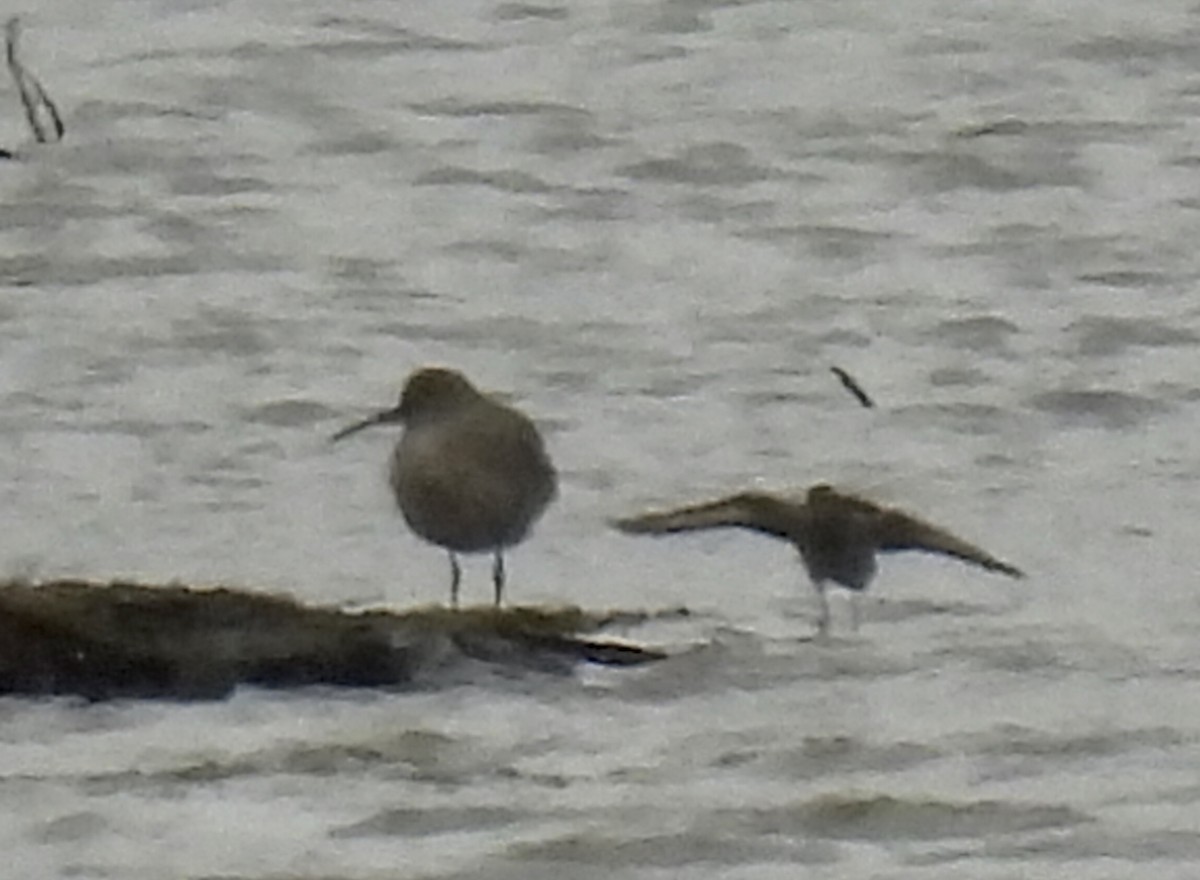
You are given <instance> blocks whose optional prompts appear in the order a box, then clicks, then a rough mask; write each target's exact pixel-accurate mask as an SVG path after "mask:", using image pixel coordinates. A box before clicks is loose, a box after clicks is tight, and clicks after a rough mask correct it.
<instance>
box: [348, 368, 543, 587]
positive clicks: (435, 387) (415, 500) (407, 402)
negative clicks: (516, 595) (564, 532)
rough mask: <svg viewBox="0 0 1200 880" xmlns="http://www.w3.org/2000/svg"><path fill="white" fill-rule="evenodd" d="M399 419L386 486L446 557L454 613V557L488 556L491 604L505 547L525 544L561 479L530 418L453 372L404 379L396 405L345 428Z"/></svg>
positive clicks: (423, 372) (458, 575) (457, 572)
mask: <svg viewBox="0 0 1200 880" xmlns="http://www.w3.org/2000/svg"><path fill="white" fill-rule="evenodd" d="M394 422H403V423H404V434H403V435H402V436H401V438H400V442H399V443H397V444H396V451H395V452H394V453H393V454H392V463H391V473H390V481H391V484H392V492H393V493H394V494H395V496H396V503H397V504H398V505H399V506H400V512H401V513H402V514H403V515H404V521H405V522H406V523H408V526H409V528H411V529H412V530H413V531H414V532H416V533H417V534H418V535H419V536H420V537H422V538H424V539H425V540H426V541H429V542H430V543H432V544H437V545H438V546H439V547H445V548H446V550H447V552H449V554H450V574H451V580H450V604H451V605H453V606H454V607H458V585H459V581H460V580H461V579H462V570H461V569H460V568H459V564H458V555H457V554H459V553H484V552H490V553H491V554H493V565H492V582H493V584H494V585H495V588H496V605H497V606H499V605H500V602H501V599H502V598H503V595H504V550H505V548H507V547H512V546H513V545H514V544H518V543H520V542H521V541H522V540H524V538H525V536H526V534H527V533H528V532H529V529H530V527H531V526H532V525H533V524H534V522H535V521H536V520H537V519H538V518H539V517H540V516H541V515H542V513H543V512H544V511H545V509H546V507H547V505H549V504H550V502H551V501H552V500H553V499H554V496H555V495H556V493H557V491H558V489H557V482H558V481H557V476H556V475H555V472H554V466H553V465H552V464H551V463H550V458H549V456H548V455H547V454H546V448H545V445H544V444H543V443H542V437H541V435H540V434H539V433H538V430H537V428H536V427H534V424H533V422H531V421H530V420H529V419H528V418H526V417H525V415H524V414H522V413H521V412H518V411H517V410H515V409H513V408H512V407H509V406H505V405H504V404H502V403H500V402H499V401H497V400H494V399H493V398H491V397H489V396H487V395H485V394H482V393H480V392H479V391H478V390H477V389H476V388H475V386H474V385H472V384H471V383H470V382H468V381H467V378H466V377H465V376H463V374H462V373H459V372H457V371H455V370H446V369H439V368H426V369H420V370H417V371H415V372H414V373H413V374H412V375H410V376H409V377H408V381H407V382H406V383H405V385H404V391H403V392H402V393H401V395H400V403H399V404H398V405H397V406H396V407H395V408H393V409H389V410H385V411H384V412H381V413H378V414H377V415H374V416H371V418H369V419H366V420H365V421H362V422H358V423H357V424H354V425H351V426H350V427H348V428H345V429H343V430H341V431H339V432H338V433H336V434H334V435H333V437H332V440H333V441H338V440H341V439H343V438H345V437H349V436H350V435H351V434H354V433H357V432H358V431H361V430H362V429H363V428H369V427H370V426H372V425H387V424H392V423H394Z"/></svg>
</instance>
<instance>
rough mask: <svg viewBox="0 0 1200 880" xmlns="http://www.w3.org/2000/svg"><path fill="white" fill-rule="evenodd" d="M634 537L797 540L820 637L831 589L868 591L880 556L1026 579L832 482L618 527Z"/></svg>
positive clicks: (750, 495) (734, 498) (631, 520)
mask: <svg viewBox="0 0 1200 880" xmlns="http://www.w3.org/2000/svg"><path fill="white" fill-rule="evenodd" d="M613 525H615V526H616V527H617V528H618V529H620V530H621V531H623V532H629V533H632V534H649V535H663V534H669V533H672V532H690V531H695V530H699V529H716V528H726V527H737V528H743V529H750V530H752V531H756V532H764V533H766V534H768V535H774V536H775V537H777V538H783V539H785V540H787V541H791V542H792V543H793V544H795V545H796V549H797V550H799V551H800V558H801V559H802V560H803V561H804V567H805V568H806V569H807V570H808V576H809V578H810V579H811V580H812V583H813V586H814V587H815V588H816V591H817V597H818V599H819V600H820V603H821V611H820V619H819V620H818V623H817V628H818V632H820V633H822V634H824V633H826V632H828V630H829V602H828V601H827V599H826V597H825V588H826V584H827V583H828V582H829V581H832V582H833V583H835V584H838V585H839V586H842V587H845V588H846V589H848V590H853V591H856V592H863V591H865V590H866V589H867V586H868V584H870V583H871V580H872V579H873V578H874V577H875V572H876V563H875V554H876V553H887V552H891V551H896V550H924V551H926V552H929V553H941V554H942V555H944V556H953V557H954V558H955V559H960V560H962V561H963V562H969V563H971V564H973V565H978V566H980V567H982V568H986V569H988V570H989V571H998V572H1000V573H1001V574H1006V575H1008V576H1009V577H1015V578H1020V577H1024V576H1025V575H1024V573H1023V572H1022V571H1021V570H1020V569H1018V568H1014V567H1013V566H1011V565H1009V564H1008V563H1005V562H1001V561H1000V560H999V559H997V558H996V557H994V556H992V555H991V554H990V553H987V552H986V551H984V550H981V549H980V548H979V547H976V546H975V545H974V544H969V543H967V542H966V541H964V540H962V539H961V538H957V537H955V536H954V535H952V534H950V533H949V532H947V531H946V530H944V529H941V528H938V527H937V526H934V525H931V524H929V523H927V522H924V521H922V520H920V519H917V518H916V517H915V516H911V515H910V514H907V513H905V512H904V511H902V510H897V509H896V508H894V507H882V506H880V505H878V504H875V503H874V502H871V501H868V500H867V499H865V498H859V497H857V496H855V495H848V494H843V493H841V492H838V491H837V490H836V489H834V488H833V487H832V486H830V485H827V484H825V483H822V484H819V485H816V486H813V487H812V488H811V489H809V490H808V495H807V497H806V499H805V500H804V501H794V500H787V499H784V498H780V497H778V496H775V495H769V494H767V493H764V492H742V493H740V494H738V495H731V496H729V497H728V498H722V499H720V500H718V501H710V502H708V503H706V504H696V505H692V506H689V507H681V508H679V509H677V510H668V511H662V512H655V513H645V514H642V515H641V516H633V517H628V518H626V519H619V520H616V521H615V522H614V523H613Z"/></svg>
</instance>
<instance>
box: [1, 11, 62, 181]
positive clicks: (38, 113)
mask: <svg viewBox="0 0 1200 880" xmlns="http://www.w3.org/2000/svg"><path fill="white" fill-rule="evenodd" d="M20 32H21V28H20V20H19V19H18V18H17V17H16V16H13V17H12V18H10V19H8V21H6V22H5V23H4V58H5V62H6V63H7V64H8V72H9V73H10V74H11V75H12V78H13V82H14V83H16V86H17V93H18V94H19V95H20V96H21V106H23V107H24V108H25V121H26V122H28V123H29V129H30V131H32V132H33V136H34V139H36V140H37V142H38V143H39V144H51V143H57V142H58V141H61V140H62V139H63V135H64V134H66V131H67V127H66V126H65V125H64V124H63V121H62V116H61V115H60V114H59V112H58V107H57V106H55V104H54V102H53V101H52V100H50V96H49V95H48V94H47V93H46V90H45V89H44V88H43V87H42V84H41V82H39V81H38V78H37V77H36V76H34V75H33V74H32V73H30V72H29V70H28V69H27V68H26V67H25V65H23V64H22V63H21V61H20V59H19V58H18V57H17V40H18V38H19V36H20ZM2 152H3V153H4V155H3V157H2V158H5V159H12V158H15V155H14V154H13V153H11V152H9V151H7V150H5V151H2Z"/></svg>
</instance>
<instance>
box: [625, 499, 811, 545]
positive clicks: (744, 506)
mask: <svg viewBox="0 0 1200 880" xmlns="http://www.w3.org/2000/svg"><path fill="white" fill-rule="evenodd" d="M805 517H806V511H805V508H804V506H803V505H802V504H795V503H791V502H787V501H784V500H782V499H779V498H775V497H774V496H772V495H765V494H761V493H756V492H742V493H739V494H737V495H730V496H728V497H727V498H719V499H717V500H716V501H707V502H704V503H702V504H692V505H688V506H687V507H679V508H675V509H674V510H662V511H651V512H649V513H643V514H640V515H638V516H630V517H624V518H622V519H617V520H613V522H612V524H613V526H615V527H616V528H618V529H620V530H621V531H622V532H628V533H630V534H635V535H665V534H671V533H674V532H691V531H697V530H700V529H720V528H743V529H750V530H752V531H756V532H763V533H765V534H768V535H774V536H775V537H778V538H786V539H788V540H792V539H793V535H794V534H795V533H796V532H797V531H798V530H799V529H800V528H802V525H803V522H804V520H805Z"/></svg>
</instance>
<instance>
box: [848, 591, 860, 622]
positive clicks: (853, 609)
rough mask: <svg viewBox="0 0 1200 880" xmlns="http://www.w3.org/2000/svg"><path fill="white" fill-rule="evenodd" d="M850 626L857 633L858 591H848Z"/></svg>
mask: <svg viewBox="0 0 1200 880" xmlns="http://www.w3.org/2000/svg"><path fill="white" fill-rule="evenodd" d="M850 626H851V627H853V629H854V631H855V632H858V591H857V590H851V591H850Z"/></svg>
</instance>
